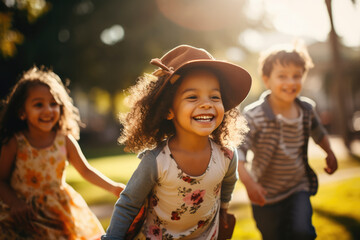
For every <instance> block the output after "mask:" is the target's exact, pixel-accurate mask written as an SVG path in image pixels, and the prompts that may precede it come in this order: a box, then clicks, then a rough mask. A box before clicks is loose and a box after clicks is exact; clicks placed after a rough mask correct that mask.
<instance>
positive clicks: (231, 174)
mask: <svg viewBox="0 0 360 240" xmlns="http://www.w3.org/2000/svg"><path fill="white" fill-rule="evenodd" d="M237 161H238V155H237V151H234V156H233V158H232V159H231V160H230V164H229V167H228V170H227V172H226V174H225V176H224V179H223V181H222V184H221V207H222V208H228V205H229V202H230V200H231V195H232V193H233V191H234V188H235V184H236V181H237V179H238V175H237Z"/></svg>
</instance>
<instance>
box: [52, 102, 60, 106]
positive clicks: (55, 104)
mask: <svg viewBox="0 0 360 240" xmlns="http://www.w3.org/2000/svg"><path fill="white" fill-rule="evenodd" d="M50 105H51V106H52V107H56V106H58V105H59V104H58V103H57V102H52V103H50Z"/></svg>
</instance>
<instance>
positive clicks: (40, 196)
mask: <svg viewBox="0 0 360 240" xmlns="http://www.w3.org/2000/svg"><path fill="white" fill-rule="evenodd" d="M16 139H17V144H18V145H17V154H16V161H15V166H14V170H13V173H12V176H11V187H12V188H13V189H14V190H15V191H16V192H17V193H18V196H19V197H20V198H22V199H24V200H25V201H26V203H27V204H29V205H31V206H32V207H33V209H34V210H35V212H36V217H35V219H34V220H33V221H34V225H35V228H36V229H35V231H34V232H32V233H29V232H24V231H23V230H21V229H20V228H17V226H16V224H15V223H14V221H13V220H12V219H11V217H10V214H9V212H10V211H9V210H10V209H9V207H8V206H7V205H6V204H5V203H3V202H2V201H1V199H0V239H1V240H3V239H49V240H52V239H56V240H62V239H99V238H100V236H101V235H102V234H103V233H104V230H103V228H102V226H101V225H100V223H99V221H98V219H97V218H96V216H95V215H94V214H93V213H92V212H91V210H90V209H89V207H88V206H87V204H86V202H85V201H84V199H83V198H82V197H81V196H80V195H79V194H78V193H77V192H76V191H75V190H74V189H73V188H71V187H70V186H69V185H68V184H66V183H65V174H64V172H65V167H66V166H67V165H68V162H67V158H66V144H65V136H64V135H62V134H57V136H56V138H55V140H54V143H53V145H51V146H50V147H47V148H42V149H37V148H34V147H32V146H31V145H30V143H29V142H28V141H27V139H26V138H25V137H24V135H22V134H18V135H16ZM35 232H36V233H35Z"/></svg>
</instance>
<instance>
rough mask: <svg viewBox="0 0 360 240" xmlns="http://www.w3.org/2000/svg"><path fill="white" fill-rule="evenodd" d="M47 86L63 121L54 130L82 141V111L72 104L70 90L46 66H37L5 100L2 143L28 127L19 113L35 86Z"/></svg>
mask: <svg viewBox="0 0 360 240" xmlns="http://www.w3.org/2000/svg"><path fill="white" fill-rule="evenodd" d="M37 85H44V86H47V87H48V88H49V90H50V92H51V94H52V95H53V97H54V99H55V101H56V102H57V103H58V104H59V105H60V119H59V121H58V123H57V124H56V125H55V126H54V129H53V130H55V131H57V130H60V131H62V132H63V133H64V134H71V135H73V136H74V138H76V139H79V133H80V128H79V125H81V124H82V123H81V121H80V115H79V110H78V109H77V108H76V107H75V106H74V105H73V101H72V99H71V97H70V96H69V94H68V89H67V88H66V87H65V86H64V84H63V83H62V81H61V79H60V77H59V76H58V75H57V74H55V73H54V72H53V71H52V70H49V69H46V68H45V67H44V66H41V67H40V68H38V67H36V66H34V67H32V68H31V69H29V70H28V71H26V72H24V73H23V74H22V76H21V78H20V80H19V81H18V82H17V83H16V85H15V86H14V87H13V88H12V90H11V92H10V94H9V95H8V97H7V98H6V99H5V100H4V101H3V103H2V108H1V115H0V144H5V143H6V142H8V141H9V140H10V138H11V137H12V136H13V135H14V134H15V133H17V132H21V131H23V130H25V129H26V128H27V124H26V120H21V119H20V113H21V111H22V110H23V109H24V104H25V101H26V98H27V96H28V93H29V91H30V90H31V88H32V87H34V86H37Z"/></svg>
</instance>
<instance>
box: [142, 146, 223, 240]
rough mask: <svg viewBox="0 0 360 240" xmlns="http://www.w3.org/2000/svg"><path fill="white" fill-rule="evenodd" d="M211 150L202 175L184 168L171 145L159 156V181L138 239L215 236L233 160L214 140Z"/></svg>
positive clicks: (151, 197)
mask: <svg viewBox="0 0 360 240" xmlns="http://www.w3.org/2000/svg"><path fill="white" fill-rule="evenodd" d="M211 148H212V154H211V159H210V161H209V164H208V167H207V169H206V171H205V172H204V173H203V174H202V175H201V176H190V175H188V174H186V173H185V172H183V171H182V170H181V169H180V168H179V167H178V165H177V164H176V161H175V159H173V157H172V155H171V152H170V149H169V147H168V145H166V146H165V148H164V149H163V150H162V152H161V153H160V154H159V155H158V156H157V158H156V161H157V166H158V181H157V183H156V186H155V188H154V189H153V191H152V194H151V196H150V199H149V200H150V206H149V208H148V213H147V218H146V220H145V223H144V225H143V227H142V229H141V231H140V233H139V234H138V236H137V237H136V238H135V239H151V240H153V239H216V238H217V234H218V233H217V232H218V226H219V217H218V216H219V209H220V190H221V184H222V180H223V178H224V176H225V174H226V172H227V170H228V167H229V163H230V160H229V159H226V157H225V156H224V153H223V152H222V151H221V149H220V146H218V145H217V144H215V143H213V142H211Z"/></svg>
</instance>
